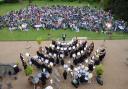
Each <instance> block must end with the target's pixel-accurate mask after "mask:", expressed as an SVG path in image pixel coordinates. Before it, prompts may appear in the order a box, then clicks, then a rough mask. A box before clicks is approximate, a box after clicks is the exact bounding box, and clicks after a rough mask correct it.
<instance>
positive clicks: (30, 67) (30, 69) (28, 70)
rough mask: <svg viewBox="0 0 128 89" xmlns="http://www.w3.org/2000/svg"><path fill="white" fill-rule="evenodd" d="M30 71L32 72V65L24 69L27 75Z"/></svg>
mask: <svg viewBox="0 0 128 89" xmlns="http://www.w3.org/2000/svg"><path fill="white" fill-rule="evenodd" d="M32 72H33V68H32V66H27V68H26V69H25V74H26V75H27V76H29V75H31V74H32Z"/></svg>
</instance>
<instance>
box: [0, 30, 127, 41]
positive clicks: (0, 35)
mask: <svg viewBox="0 0 128 89" xmlns="http://www.w3.org/2000/svg"><path fill="white" fill-rule="evenodd" d="M49 33H50V34H51V35H50V39H54V40H55V39H58V38H61V35H62V33H65V34H67V39H72V38H73V37H76V36H77V37H88V39H93V40H104V39H108V36H107V35H105V34H104V33H96V32H90V31H87V30H81V31H80V32H75V31H72V30H70V29H67V30H43V29H40V30H39V31H36V30H34V29H32V30H29V31H28V32H24V31H12V32H10V31H8V30H7V29H4V30H0V41H27V40H31V41H35V40H36V39H37V38H38V37H41V38H42V39H43V40H48V34H49ZM112 39H113V40H115V39H128V34H123V33H113V34H112Z"/></svg>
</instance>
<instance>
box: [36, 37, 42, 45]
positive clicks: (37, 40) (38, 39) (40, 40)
mask: <svg viewBox="0 0 128 89" xmlns="http://www.w3.org/2000/svg"><path fill="white" fill-rule="evenodd" d="M36 42H37V43H38V44H39V45H40V44H41V42H42V37H38V38H37V39H36Z"/></svg>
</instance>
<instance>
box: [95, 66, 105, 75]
mask: <svg viewBox="0 0 128 89" xmlns="http://www.w3.org/2000/svg"><path fill="white" fill-rule="evenodd" d="M103 72H104V71H103V65H102V64H100V65H97V66H96V74H97V76H101V75H103Z"/></svg>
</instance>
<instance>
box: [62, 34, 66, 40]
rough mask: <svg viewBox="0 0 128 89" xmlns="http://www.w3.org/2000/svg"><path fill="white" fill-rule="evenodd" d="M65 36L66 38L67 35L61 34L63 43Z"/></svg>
mask: <svg viewBox="0 0 128 89" xmlns="http://www.w3.org/2000/svg"><path fill="white" fill-rule="evenodd" d="M66 36H67V35H66V34H65V33H63V34H62V40H63V41H65V39H66Z"/></svg>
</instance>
